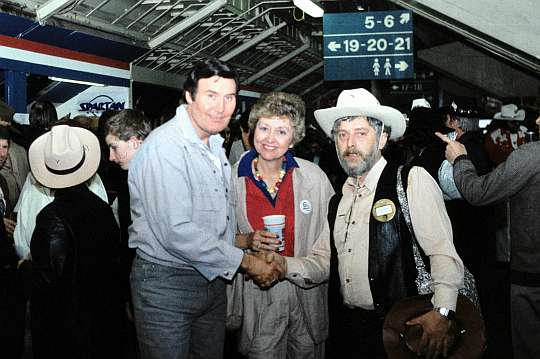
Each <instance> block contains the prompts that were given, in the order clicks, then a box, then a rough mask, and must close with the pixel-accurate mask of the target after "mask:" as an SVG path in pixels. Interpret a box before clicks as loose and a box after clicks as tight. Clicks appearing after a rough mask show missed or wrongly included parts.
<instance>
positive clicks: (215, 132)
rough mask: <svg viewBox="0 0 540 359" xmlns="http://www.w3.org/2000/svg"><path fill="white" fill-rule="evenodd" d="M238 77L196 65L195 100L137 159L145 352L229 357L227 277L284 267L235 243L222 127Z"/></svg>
mask: <svg viewBox="0 0 540 359" xmlns="http://www.w3.org/2000/svg"><path fill="white" fill-rule="evenodd" d="M237 92H238V76H237V74H236V72H235V71H234V70H233V69H232V68H230V67H229V66H228V65H227V64H225V63H223V62H221V61H219V60H206V61H205V62H202V63H199V64H197V65H196V66H195V67H194V68H193V70H192V71H191V72H190V74H189V75H188V77H187V79H186V82H185V83H184V93H185V98H186V101H187V105H183V106H180V107H179V108H178V109H177V111H176V116H175V117H174V118H173V119H171V120H170V121H168V122H167V123H165V124H164V125H162V126H160V127H159V128H157V129H156V130H154V131H153V132H152V133H151V134H150V135H149V136H148V137H147V139H146V140H145V142H144V144H143V145H142V146H141V149H140V150H139V151H138V152H137V154H136V155H135V157H134V158H133V160H132V161H131V163H130V169H129V175H128V183H129V191H130V195H131V216H132V220H133V224H132V225H131V227H130V238H129V246H130V247H132V248H136V252H137V255H136V258H135V260H134V262H133V267H132V273H131V291H132V296H133V304H134V310H135V325H136V329H137V338H138V341H139V348H140V352H141V357H142V359H147V358H152V359H154V358H155V359H162V358H175V359H178V358H189V357H197V358H221V357H222V356H223V344H224V337H225V312H226V301H227V299H226V293H225V281H224V280H230V279H231V278H232V277H233V275H234V274H235V272H236V271H237V270H238V269H239V268H240V269H242V270H243V271H245V272H247V273H248V274H249V275H250V277H251V278H252V279H254V280H255V282H256V283H257V284H259V285H260V286H261V287H267V286H270V285H271V284H272V283H273V282H274V281H275V280H276V279H277V278H278V276H279V275H280V273H281V271H282V269H281V268H280V267H279V265H278V264H277V263H267V262H266V260H265V259H262V258H259V257H256V256H255V255H252V254H247V253H244V252H243V251H242V250H240V249H239V248H236V247H235V246H234V241H235V232H236V220H235V215H234V210H233V208H232V207H231V198H230V191H229V186H230V175H231V168H230V165H229V162H228V161H227V158H226V156H225V152H224V151H223V148H222V143H223V139H222V138H221V136H219V132H220V131H222V130H223V129H224V128H225V127H227V125H228V123H229V120H230V118H231V115H232V113H233V111H234V110H235V107H236V95H237Z"/></svg>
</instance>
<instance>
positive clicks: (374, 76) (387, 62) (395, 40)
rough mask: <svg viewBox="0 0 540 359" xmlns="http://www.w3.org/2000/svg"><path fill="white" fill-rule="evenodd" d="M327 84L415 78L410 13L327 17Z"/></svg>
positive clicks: (325, 49)
mask: <svg viewBox="0 0 540 359" xmlns="http://www.w3.org/2000/svg"><path fill="white" fill-rule="evenodd" d="M323 35H324V36H323V38H324V40H323V48H324V49H323V53H324V79H325V80H329V81H332V80H385V79H407V78H412V77H413V72H414V68H413V62H414V56H413V23H412V14H411V12H410V11H371V12H358V13H335V14H324V17H323Z"/></svg>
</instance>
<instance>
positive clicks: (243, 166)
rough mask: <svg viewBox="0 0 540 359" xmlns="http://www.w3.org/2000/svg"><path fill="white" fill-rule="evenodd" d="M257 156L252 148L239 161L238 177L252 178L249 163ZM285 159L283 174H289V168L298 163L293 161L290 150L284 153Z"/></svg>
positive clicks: (296, 165)
mask: <svg viewBox="0 0 540 359" xmlns="http://www.w3.org/2000/svg"><path fill="white" fill-rule="evenodd" d="M258 155H259V154H258V153H257V151H256V150H255V148H252V149H251V150H249V152H247V153H246V154H245V155H244V156H243V157H242V158H241V159H240V163H239V164H238V177H253V171H252V170H251V163H252V162H253V159H254V158H255V157H257V156H258ZM285 159H286V163H285V172H289V170H290V169H291V168H294V167H298V163H297V162H296V160H295V159H294V156H293V154H292V152H291V151H290V150H288V151H287V152H285ZM253 178H255V177H253Z"/></svg>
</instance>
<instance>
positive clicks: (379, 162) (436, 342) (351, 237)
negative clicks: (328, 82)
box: [315, 89, 463, 358]
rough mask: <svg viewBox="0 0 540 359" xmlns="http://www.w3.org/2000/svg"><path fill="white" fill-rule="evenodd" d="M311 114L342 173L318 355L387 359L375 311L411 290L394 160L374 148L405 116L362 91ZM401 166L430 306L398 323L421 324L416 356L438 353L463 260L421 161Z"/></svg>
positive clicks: (397, 133)
mask: <svg viewBox="0 0 540 359" xmlns="http://www.w3.org/2000/svg"><path fill="white" fill-rule="evenodd" d="M315 118H316V119H317V121H318V123H319V125H320V126H321V128H322V129H323V130H324V132H325V133H326V134H327V135H328V136H329V137H330V138H332V139H333V140H334V141H335V143H336V149H337V153H338V157H339V161H340V163H341V166H342V167H343V169H344V170H345V172H346V173H347V175H348V179H347V181H346V182H345V184H344V185H343V189H342V195H341V196H340V195H336V196H337V197H334V198H333V199H332V201H331V202H330V208H329V222H330V223H329V224H330V227H331V228H333V229H332V232H331V234H332V252H333V253H332V255H333V257H332V261H331V274H330V281H331V282H330V292H329V297H330V298H334V299H335V300H336V303H332V302H331V303H330V312H331V315H330V318H331V323H330V340H329V343H328V344H329V345H328V348H329V352H328V353H327V356H328V357H332V358H338V357H342V356H343V357H365V358H386V354H385V352H384V347H383V338H382V327H383V322H384V317H385V315H386V313H387V312H388V311H389V310H390V308H391V306H392V305H393V304H394V303H395V302H397V301H399V300H400V299H403V298H405V297H408V296H413V295H417V294H418V289H417V287H416V283H415V279H416V277H417V269H416V265H415V258H414V253H413V244H412V243H413V242H412V241H413V240H414V239H413V236H412V234H411V233H410V232H409V229H408V227H407V223H406V221H405V220H406V219H405V218H406V217H405V213H404V211H406V209H404V208H401V205H400V201H399V198H398V189H397V183H398V168H399V167H398V166H396V165H393V164H391V163H387V162H386V160H385V159H384V157H382V154H381V151H382V149H383V148H384V147H385V145H386V143H387V141H388V140H389V139H390V140H392V139H396V138H399V137H401V136H402V135H403V133H404V132H405V119H404V117H403V115H402V114H401V113H400V112H399V111H397V110H396V109H394V108H391V107H387V106H381V105H380V104H379V101H378V100H377V99H376V98H375V97H374V96H373V95H372V94H371V93H370V92H368V91H367V90H365V89H354V90H345V91H343V92H341V94H340V95H339V97H338V101H337V105H336V107H332V108H327V109H321V110H317V111H315ZM400 171H401V175H402V178H403V179H404V181H403V189H404V191H406V192H405V193H406V200H407V202H408V207H409V211H410V218H411V222H412V227H413V229H414V234H415V236H416V240H417V242H418V244H419V247H420V251H421V252H423V254H425V256H426V257H427V258H429V268H430V271H431V275H432V277H433V289H434V295H433V297H432V304H433V307H434V310H432V311H428V312H427V313H425V314H422V315H420V316H418V317H416V318H412V319H411V320H409V321H408V322H407V324H408V325H420V326H422V328H423V336H422V341H421V345H420V349H419V351H420V352H421V353H422V354H426V357H428V358H434V357H437V356H439V354H442V355H444V356H446V354H447V351H448V348H449V347H450V346H451V344H452V342H453V337H452V335H451V334H449V333H450V330H449V329H450V326H451V324H450V323H451V322H450V320H449V318H448V317H449V316H451V314H452V311H455V308H456V299H457V294H458V289H459V288H460V287H462V285H463V263H462V261H461V259H460V258H459V256H458V254H457V253H456V250H455V248H454V245H453V243H452V226H451V224H450V220H449V218H448V215H447V213H446V210H445V206H444V200H443V197H442V193H441V190H440V189H439V187H438V186H437V184H436V182H435V181H434V180H433V178H432V177H431V176H430V175H429V174H428V172H427V171H425V170H424V169H423V168H420V167H412V168H409V169H406V168H404V169H401V170H400ZM399 181H400V180H399ZM402 198H403V195H402ZM426 261H427V259H426ZM426 265H427V262H426ZM419 354H420V353H419Z"/></svg>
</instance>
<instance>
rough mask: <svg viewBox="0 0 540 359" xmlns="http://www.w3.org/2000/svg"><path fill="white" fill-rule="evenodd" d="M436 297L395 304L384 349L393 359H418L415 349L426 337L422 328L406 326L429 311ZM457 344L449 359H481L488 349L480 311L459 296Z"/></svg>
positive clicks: (385, 332) (387, 321)
mask: <svg viewBox="0 0 540 359" xmlns="http://www.w3.org/2000/svg"><path fill="white" fill-rule="evenodd" d="M431 297H432V294H426V295H419V296H416V297H408V298H405V299H403V300H401V301H399V302H397V303H395V304H394V305H393V306H392V308H391V309H390V311H389V312H388V314H387V315H386V318H385V320H384V327H383V341H384V349H385V350H386V353H387V354H388V357H389V358H390V359H418V358H423V356H420V357H419V356H418V355H417V354H416V352H415V349H416V348H417V347H418V344H419V342H420V338H421V337H422V327H420V326H408V325H406V324H405V323H406V322H407V321H409V320H411V319H413V318H415V317H417V316H419V315H421V314H423V313H425V312H427V311H429V310H433V305H432V304H431ZM453 320H455V324H456V325H455V328H454V329H455V333H456V334H455V335H456V337H455V341H454V345H453V347H452V349H451V350H450V351H449V353H448V356H447V358H448V359H475V358H481V357H482V355H483V353H484V351H485V349H486V335H485V326H484V321H483V319H482V317H481V314H480V310H479V309H478V308H476V307H475V306H474V304H473V303H472V302H471V301H470V300H468V299H467V298H466V297H465V296H463V295H461V294H460V295H458V300H457V306H456V315H455V318H454V319H453Z"/></svg>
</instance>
